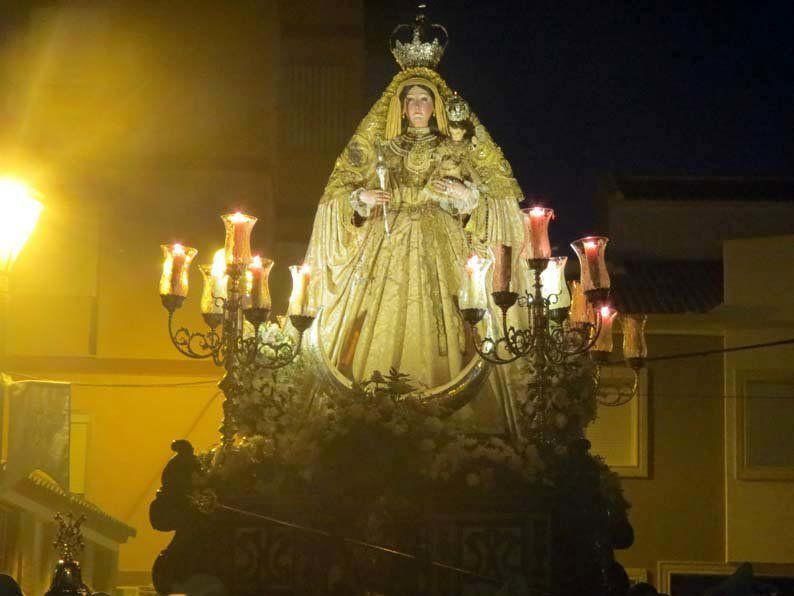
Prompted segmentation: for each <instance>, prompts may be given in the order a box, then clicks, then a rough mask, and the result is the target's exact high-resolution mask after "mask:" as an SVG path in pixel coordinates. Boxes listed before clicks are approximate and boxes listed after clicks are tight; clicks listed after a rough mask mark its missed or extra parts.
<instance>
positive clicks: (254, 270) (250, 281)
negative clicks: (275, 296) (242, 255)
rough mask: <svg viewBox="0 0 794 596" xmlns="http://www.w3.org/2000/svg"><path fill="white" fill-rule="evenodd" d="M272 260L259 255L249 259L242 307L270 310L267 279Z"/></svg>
mask: <svg viewBox="0 0 794 596" xmlns="http://www.w3.org/2000/svg"><path fill="white" fill-rule="evenodd" d="M272 268H273V261H272V260H270V259H263V258H262V257H260V256H259V255H256V256H254V258H253V259H251V264H250V265H249V266H248V271H247V272H246V293H245V298H244V308H263V309H266V310H270V306H271V301H270V288H269V287H268V279H269V277H270V270H271V269H272Z"/></svg>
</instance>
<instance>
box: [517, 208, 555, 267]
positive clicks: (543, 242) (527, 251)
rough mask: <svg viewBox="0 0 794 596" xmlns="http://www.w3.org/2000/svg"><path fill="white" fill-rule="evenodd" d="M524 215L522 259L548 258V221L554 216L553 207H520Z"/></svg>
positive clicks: (549, 247)
mask: <svg viewBox="0 0 794 596" xmlns="http://www.w3.org/2000/svg"><path fill="white" fill-rule="evenodd" d="M521 213H522V214H523V216H524V248H523V250H522V252H521V256H522V258H524V259H548V258H550V257H551V245H550V244H549V221H551V219H552V218H553V217H554V209H547V208H545V207H532V208H530V209H522V210H521Z"/></svg>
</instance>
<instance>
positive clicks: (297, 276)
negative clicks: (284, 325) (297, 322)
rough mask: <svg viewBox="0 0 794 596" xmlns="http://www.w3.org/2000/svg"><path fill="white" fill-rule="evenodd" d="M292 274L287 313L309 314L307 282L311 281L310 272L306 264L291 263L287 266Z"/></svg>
mask: <svg viewBox="0 0 794 596" xmlns="http://www.w3.org/2000/svg"><path fill="white" fill-rule="evenodd" d="M289 272H290V274H291V275H292V293H291V294H290V297H289V309H288V311H287V314H290V315H300V316H309V315H311V314H312V313H311V312H310V311H309V283H311V278H312V273H311V267H309V265H308V264H303V265H292V266H291V267H290V268H289Z"/></svg>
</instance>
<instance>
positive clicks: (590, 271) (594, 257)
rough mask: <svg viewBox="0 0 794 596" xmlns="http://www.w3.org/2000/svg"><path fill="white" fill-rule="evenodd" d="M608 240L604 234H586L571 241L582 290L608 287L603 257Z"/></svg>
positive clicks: (607, 276) (606, 288)
mask: <svg viewBox="0 0 794 596" xmlns="http://www.w3.org/2000/svg"><path fill="white" fill-rule="evenodd" d="M608 242H609V238H606V237H604V236H588V237H586V238H580V239H579V240H576V241H575V242H571V248H573V250H574V252H576V256H577V257H579V268H580V270H581V275H580V280H581V283H582V290H583V291H584V292H590V291H591V290H608V289H609V272H608V271H607V264H606V259H605V253H606V246H607V243H608Z"/></svg>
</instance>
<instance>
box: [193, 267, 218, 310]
mask: <svg viewBox="0 0 794 596" xmlns="http://www.w3.org/2000/svg"><path fill="white" fill-rule="evenodd" d="M212 269H213V267H212V265H199V271H201V276H202V278H203V279H204V287H203V289H202V290H201V314H204V315H222V314H223V301H222V300H219V298H220V296H218V295H217V294H215V290H216V287H217V281H216V280H215V276H214V275H213V272H212Z"/></svg>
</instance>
